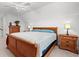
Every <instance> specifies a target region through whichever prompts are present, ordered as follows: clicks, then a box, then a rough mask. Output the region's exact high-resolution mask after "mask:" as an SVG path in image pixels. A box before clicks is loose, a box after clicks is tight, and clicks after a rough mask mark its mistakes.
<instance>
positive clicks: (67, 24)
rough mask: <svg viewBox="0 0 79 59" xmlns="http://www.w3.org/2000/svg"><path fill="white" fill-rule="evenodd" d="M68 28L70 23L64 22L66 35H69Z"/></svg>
mask: <svg viewBox="0 0 79 59" xmlns="http://www.w3.org/2000/svg"><path fill="white" fill-rule="evenodd" d="M70 28H71V25H70V23H66V24H65V29H67V35H69V32H68V30H69V29H70Z"/></svg>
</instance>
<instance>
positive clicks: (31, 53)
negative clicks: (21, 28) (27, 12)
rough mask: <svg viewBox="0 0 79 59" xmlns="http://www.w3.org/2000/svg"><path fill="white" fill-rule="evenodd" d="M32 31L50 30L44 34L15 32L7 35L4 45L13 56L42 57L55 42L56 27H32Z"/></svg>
mask: <svg viewBox="0 0 79 59" xmlns="http://www.w3.org/2000/svg"><path fill="white" fill-rule="evenodd" d="M33 30H52V31H54V32H53V33H46V32H36V31H32V32H16V33H11V34H8V35H7V40H6V44H7V47H8V49H9V50H10V51H12V52H13V53H14V55H15V56H20V57H41V56H42V57H43V56H45V55H46V54H47V53H48V51H49V50H50V48H51V46H52V45H53V44H54V43H56V40H57V27H33Z"/></svg>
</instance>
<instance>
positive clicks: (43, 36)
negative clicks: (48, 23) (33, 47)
mask: <svg viewBox="0 0 79 59" xmlns="http://www.w3.org/2000/svg"><path fill="white" fill-rule="evenodd" d="M11 35H13V36H16V37H18V38H21V39H23V40H24V41H28V42H31V43H33V44H34V43H35V44H37V45H38V46H39V56H42V51H43V50H44V49H46V48H47V47H48V46H49V45H50V44H51V43H52V42H53V41H54V40H56V34H55V33H44V32H19V33H12V34H11Z"/></svg>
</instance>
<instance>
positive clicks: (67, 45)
mask: <svg viewBox="0 0 79 59" xmlns="http://www.w3.org/2000/svg"><path fill="white" fill-rule="evenodd" d="M77 39H78V36H77V35H65V34H60V35H59V36H58V43H59V48H61V49H65V50H68V51H71V52H73V53H78V51H77Z"/></svg>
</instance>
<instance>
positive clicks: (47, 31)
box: [32, 30, 55, 33]
mask: <svg viewBox="0 0 79 59" xmlns="http://www.w3.org/2000/svg"><path fill="white" fill-rule="evenodd" d="M32 32H46V33H55V31H53V30H32Z"/></svg>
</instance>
